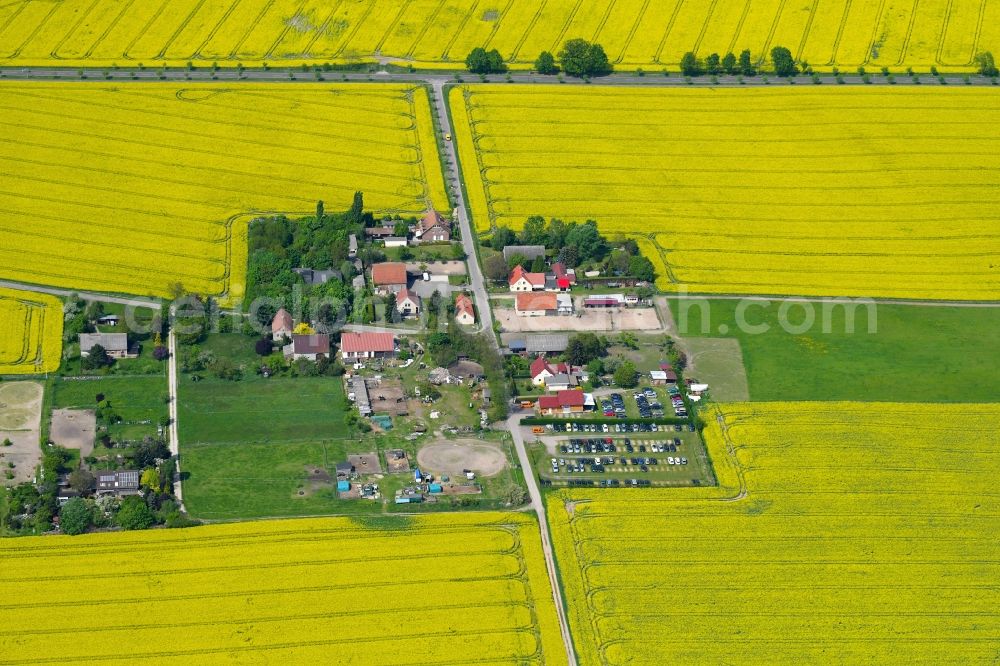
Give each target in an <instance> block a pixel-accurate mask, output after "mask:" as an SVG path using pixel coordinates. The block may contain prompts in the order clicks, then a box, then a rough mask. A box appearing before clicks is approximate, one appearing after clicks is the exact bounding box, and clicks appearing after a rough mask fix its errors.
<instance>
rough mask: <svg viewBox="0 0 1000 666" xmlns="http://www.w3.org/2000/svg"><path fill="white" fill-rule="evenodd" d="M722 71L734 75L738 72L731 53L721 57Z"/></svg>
mask: <svg viewBox="0 0 1000 666" xmlns="http://www.w3.org/2000/svg"><path fill="white" fill-rule="evenodd" d="M722 71H724V72H725V73H726V74H735V73H736V72H737V71H739V70H737V69H736V56H734V55H733V52H732V51H730V52H729V53H727V54H726V55H724V56H723V57H722Z"/></svg>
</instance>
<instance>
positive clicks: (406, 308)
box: [396, 287, 420, 317]
mask: <svg viewBox="0 0 1000 666" xmlns="http://www.w3.org/2000/svg"><path fill="white" fill-rule="evenodd" d="M396 311H397V312H399V314H401V315H403V316H404V317H416V316H417V315H418V314H420V297H419V296H417V295H416V294H415V293H413V292H412V291H410V290H409V289H407V288H406V287H403V288H402V289H401V290H400V291H399V293H398V294H396Z"/></svg>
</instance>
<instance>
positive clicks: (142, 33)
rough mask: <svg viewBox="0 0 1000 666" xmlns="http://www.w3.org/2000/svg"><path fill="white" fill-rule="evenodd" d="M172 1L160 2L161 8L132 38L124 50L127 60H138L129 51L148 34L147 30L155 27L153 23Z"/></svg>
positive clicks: (123, 55) (124, 56)
mask: <svg viewBox="0 0 1000 666" xmlns="http://www.w3.org/2000/svg"><path fill="white" fill-rule="evenodd" d="M170 2H171V0H163V2H162V3H160V6H159V8H158V9H157V10H156V11H155V12H153V15H152V16H150V17H149V20H148V21H146V23H145V25H143V26H142V30H140V31H139V32H137V33H136V35H135V37H133V38H132V41H131V42H129V43H128V46H126V47H125V50H124V51H122V57H123V58H125V59H126V60H136V58H133V57H132V56H131V55H129V51H131V50H132V47H133V46H135V45H136V44H138V43H139V40H140V39H142V38H143V37H144V36H145V35H146V32H147V31H148V30H149V29H150V28H151V27H153V24H154V23H156V21H157V19H159V18H160V14H162V13H163V10H164V9H166V8H167V5H168V4H170ZM154 60H155V58H154Z"/></svg>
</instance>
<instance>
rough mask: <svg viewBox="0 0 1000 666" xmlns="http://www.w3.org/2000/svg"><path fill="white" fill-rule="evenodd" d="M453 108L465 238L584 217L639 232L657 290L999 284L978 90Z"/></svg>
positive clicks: (480, 103)
mask: <svg viewBox="0 0 1000 666" xmlns="http://www.w3.org/2000/svg"><path fill="white" fill-rule="evenodd" d="M451 105H452V109H453V113H454V118H455V123H456V137H457V141H458V144H459V155H460V158H461V162H462V168H463V172H464V175H465V180H466V187H467V190H468V192H469V197H470V210H471V212H472V215H473V218H474V220H475V222H476V226H477V228H478V229H479V230H480V231H487V230H489V229H490V228H491V227H492V226H494V225H497V224H503V225H507V226H512V227H518V226H520V225H521V224H523V222H524V220H525V219H526V218H527V217H528V216H531V215H543V216H545V217H558V218H561V219H564V220H576V221H584V220H587V219H594V220H597V222H598V223H599V225H600V226H601V228H602V229H603V230H605V231H606V232H609V233H621V234H625V235H628V236H633V237H636V238H637V239H641V240H642V242H643V246H644V248H647V249H649V250H651V251H652V252H651V253H647V254H648V255H649V256H650V259H651V260H653V261H654V263H657V264H658V265H659V270H658V273H659V275H660V281H659V286H660V287H661V288H663V289H680V288H686V289H687V290H689V291H691V292H717V293H718V292H721V293H758V294H791V295H810V296H876V297H895V298H910V299H921V298H929V299H939V300H994V299H996V298H997V297H998V295H1000V275H998V273H997V271H996V268H995V266H996V258H997V257H998V256H1000V231H998V229H1000V227H998V222H1000V218H998V215H997V210H998V204H1000V198H998V196H1000V195H998V192H1000V188H998V186H1000V177H998V175H997V174H998V173H1000V153H998V152H997V151H996V150H995V149H994V148H995V146H994V144H995V143H996V142H997V141H998V139H997V137H996V136H995V132H993V131H992V128H993V127H994V125H995V124H996V123H997V122H998V121H1000V94H998V93H996V92H994V91H993V90H992V89H985V90H974V89H968V88H962V89H955V88H948V89H943V90H940V89H935V90H934V91H933V92H928V91H921V90H918V89H878V90H876V89H871V88H854V89H843V88H837V89H833V90H818V89H815V88H805V89H802V88H793V89H784V88H783V89H766V88H762V89H753V90H749V89H747V90H743V89H740V90H728V89H727V90H711V91H709V90H648V89H647V90H627V89H621V88H610V87H608V88H601V87H598V88H592V87H591V88H588V89H587V90H574V89H565V88H558V89H553V88H547V89H539V88H531V87H516V86H510V85H505V86H498V85H497V86H475V87H473V86H466V87H456V88H455V89H454V90H453V91H452V93H451ZM944 267H947V268H946V269H944V270H943V268H944Z"/></svg>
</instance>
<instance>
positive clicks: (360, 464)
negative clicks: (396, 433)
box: [347, 453, 382, 474]
mask: <svg viewBox="0 0 1000 666" xmlns="http://www.w3.org/2000/svg"><path fill="white" fill-rule="evenodd" d="M347 462H349V463H351V464H352V465H354V471H355V472H357V473H358V474H381V473H382V463H380V462H379V459H378V454H377V453H359V454H357V455H353V456H347Z"/></svg>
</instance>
